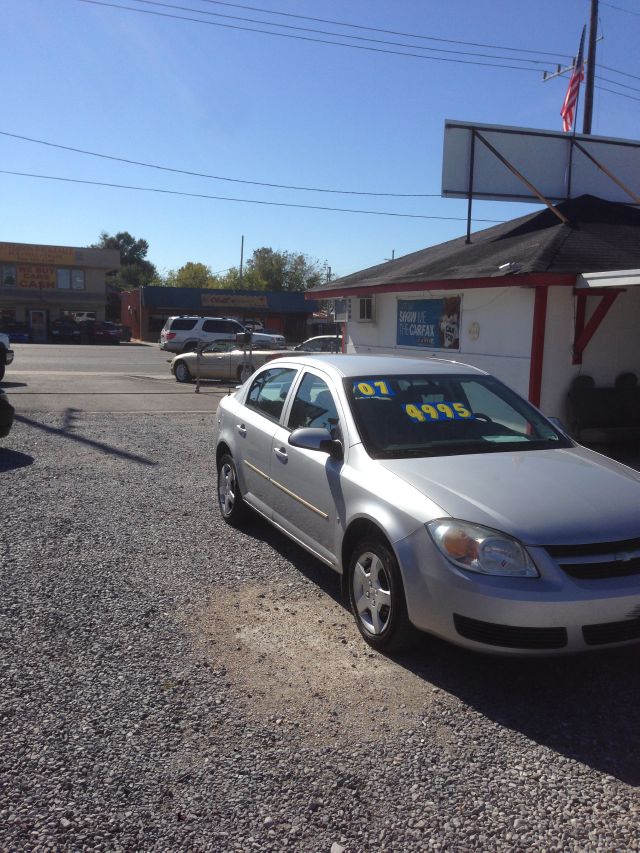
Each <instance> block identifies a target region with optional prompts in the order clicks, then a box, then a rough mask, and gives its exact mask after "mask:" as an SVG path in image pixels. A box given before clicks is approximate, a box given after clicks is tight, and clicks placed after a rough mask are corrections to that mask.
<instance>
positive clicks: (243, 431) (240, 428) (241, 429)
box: [236, 424, 247, 438]
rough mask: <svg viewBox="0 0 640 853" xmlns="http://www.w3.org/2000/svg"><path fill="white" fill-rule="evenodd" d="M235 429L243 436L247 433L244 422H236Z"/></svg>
mask: <svg viewBox="0 0 640 853" xmlns="http://www.w3.org/2000/svg"><path fill="white" fill-rule="evenodd" d="M236 429H237V430H238V432H239V433H240V435H241V436H242V437H243V438H244V436H245V435H246V434H247V428H246V426H245V425H244V424H236Z"/></svg>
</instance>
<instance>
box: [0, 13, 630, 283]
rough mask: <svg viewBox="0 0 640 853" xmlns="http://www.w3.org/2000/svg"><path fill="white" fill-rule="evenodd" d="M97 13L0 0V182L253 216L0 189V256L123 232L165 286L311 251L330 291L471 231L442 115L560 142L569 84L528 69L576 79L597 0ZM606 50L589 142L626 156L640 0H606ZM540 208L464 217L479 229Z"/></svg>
mask: <svg viewBox="0 0 640 853" xmlns="http://www.w3.org/2000/svg"><path fill="white" fill-rule="evenodd" d="M104 3H105V4H108V5H98V4H96V3H89V2H81V0H4V2H3V3H2V11H3V15H2V19H3V39H2V42H3V50H2V52H1V54H0V70H1V76H2V80H3V87H2V89H3V110H2V116H1V119H0V131H1V132H2V134H0V158H1V159H0V162H1V164H2V165H1V166H0V168H1V169H2V170H4V171H11V172H28V173H31V174H35V175H48V176H55V177H58V178H66V179H75V180H83V181H94V182H102V183H111V184H121V185H128V186H136V187H148V188H156V189H163V190H172V191H174V192H178V193H180V192H182V193H194V194H201V195H207V196H221V197H222V196H224V197H227V198H228V199H243V200H247V201H251V202H252V203H246V202H245V201H237V200H236V201H234V200H220V199H212V198H196V197H189V196H182V195H171V194H165V193H155V192H140V191H135V190H132V189H117V188H110V187H103V186H95V185H86V184H84V185H83V184H79V183H71V182H62V181H53V180H43V179H39V178H34V177H18V176H12V175H8V174H0V185H1V186H2V198H3V200H4V204H3V205H2V208H1V212H0V223H1V228H0V239H1V240H3V241H10V242H14V241H15V242H27V243H48V244H59V245H72V246H85V245H89V244H90V243H92V242H95V241H96V240H97V238H98V236H99V233H100V232H101V231H107V232H109V233H110V234H115V233H116V232H117V231H129V232H130V233H131V234H133V235H134V237H136V238H140V237H142V238H144V239H146V240H147V241H148V243H149V255H148V258H149V260H151V261H152V262H153V263H155V264H156V266H157V267H158V269H159V270H160V271H161V272H163V271H167V270H169V269H176V268H178V267H180V266H181V265H182V264H184V263H186V262H187V261H196V262H202V263H205V264H208V265H209V266H210V267H211V269H212V270H213V271H214V272H218V271H222V270H225V269H227V268H228V267H230V266H234V265H235V266H237V265H238V262H239V258H240V243H241V237H242V236H243V235H244V238H245V258H246V257H247V256H249V255H250V254H251V252H252V251H253V250H254V249H256V248H259V247H261V246H271V247H272V248H274V249H277V250H289V251H295V252H304V253H305V254H308V255H310V256H311V257H313V258H316V259H318V260H319V261H321V262H323V263H324V262H326V263H327V264H328V265H329V266H330V267H331V270H332V273H333V276H334V277H335V276H338V275H345V274H347V273H350V272H354V271H355V270H358V269H362V268H365V267H368V266H371V265H373V264H376V263H380V262H381V261H383V260H384V259H385V258H391V255H392V252H395V257H399V256H400V255H404V254H407V253H409V252H412V251H416V250H418V249H421V248H424V247H426V246H430V245H433V244H436V243H440V242H442V241H443V240H448V239H452V238H454V237H458V236H460V235H461V234H464V233H465V227H466V221H465V218H466V203H465V202H464V201H463V200H454V199H443V198H441V197H440V191H441V171H442V147H443V128H444V121H445V119H446V118H450V119H458V120H463V121H476V122H482V123H495V124H503V125H514V126H519V127H531V128H544V129H551V130H561V119H560V115H559V110H560V107H561V105H562V101H563V99H564V95H565V91H566V88H567V77H562V78H558V79H554V80H551V81H547V82H543V80H542V72H543V70H544V69H547V70H549V71H552V70H555V67H556V64H557V63H559V62H560V63H565V64H567V63H570V61H571V57H573V55H575V53H576V52H577V49H578V42H579V38H580V32H581V29H582V26H583V24H585V23H588V19H589V8H590V3H589V0H536V2H531V0H349V2H346V1H345V0H342V2H341V0H247V2H245V3H244V4H241V3H240V2H237V3H231V2H229V3H218V2H212V0H163V2H162V3H161V2H158V3H151V2H141V0H104ZM118 5H119V6H121V7H124V6H126V7H129V8H128V9H124V8H113V7H114V6H118ZM131 9H136V10H138V11H130V10H131ZM193 10H198V11H193ZM256 10H260V11H256ZM274 12H279V13H287V15H283V14H279V15H277V14H274ZM152 13H155V14H152ZM157 13H162V14H161V15H159V14H157ZM171 16H174V17H171ZM225 16H226V17H225ZM301 16H306V17H301ZM179 18H191V19H197V21H198V22H194V21H193V20H180V19H179ZM310 18H311V19H313V18H315V19H319V18H321V19H325V21H329V22H330V23H321V22H319V21H317V20H309V19H310ZM202 22H205V23H202ZM266 22H268V23H266ZM278 23H279V24H284V25H286V26H287V27H288V29H283V28H278V27H276V26H275V24H278ZM223 24H224V25H225V26H221V25H223ZM339 24H351V25H353V26H351V27H346V26H340V25H339ZM248 28H250V29H252V30H253V31H250V30H249V29H248ZM366 28H376V29H377V30H378V32H376V31H374V30H373V29H366ZM256 30H267V31H269V32H270V33H275V32H279V33H286V34H287V35H288V36H296V38H291V37H283V36H282V35H273V34H265V33H264V32H257V31H256ZM311 30H316V31H318V30H321V31H323V33H319V32H312V31H311ZM379 30H384V31H385V32H380V31H379ZM389 31H394V32H395V33H402V34H403V35H392V34H391V33H390V32H389ZM600 33H601V35H603V36H604V38H603V40H602V41H600V42H599V43H598V66H597V74H598V78H599V79H597V81H596V84H597V85H598V86H599V88H598V89H596V95H595V100H594V112H593V127H592V132H593V133H594V134H597V135H600V136H613V137H620V138H627V139H638V138H639V137H640V126H639V125H640V122H639V118H640V59H639V56H640V52H639V51H638V43H639V41H640V39H639V35H640V3H639V2H638V0H612V2H604V0H600ZM347 36H351V37H352V38H350V39H349V38H347ZM354 36H357V37H359V40H354V38H353V37H354ZM417 36H422V37H423V38H417ZM424 37H429V40H428V39H426V38H424ZM319 40H320V41H319ZM321 40H324V41H332V42H336V41H341V42H343V43H345V44H349V45H352V46H350V47H343V46H338V45H335V44H326V43H321ZM438 40H441V41H438ZM447 40H449V41H447ZM390 42H396V43H402V45H407V46H398V44H390ZM470 43H473V44H470ZM353 45H358V46H359V48H360V49H358V48H355V47H353ZM487 45H491V46H493V47H487ZM496 46H497V47H500V48H511V50H498V49H497V47H496ZM362 48H369V49H366V50H365V49H362ZM425 48H431V49H432V50H431V51H429V50H425ZM436 49H437V50H438V51H446V50H448V51H457V52H456V53H453V52H434V51H435V50H436ZM387 51H390V52H387ZM534 51H535V52H534ZM398 53H405V54H415V55H413V56H406V55H405V56H402V55H398ZM472 54H474V55H472ZM480 54H481V55H480ZM497 56H500V57H502V58H499V59H498V58H496V57H497ZM436 57H438V59H436ZM443 59H450V60H456V61H455V62H451V61H442V60H443ZM523 60H525V61H523ZM470 63H493V64H500V65H505V66H518V68H515V67H501V68H495V67H489V66H487V65H481V64H470ZM521 68H525V69H527V70H520V69H521ZM621 72H622V73H621ZM606 90H609V91H606ZM615 93H617V94H615ZM581 101H582V98H581ZM581 112H582V110H581V109H580V116H579V119H578V129H579V130H581V128H582V116H581ZM6 134H14V135H18V136H23V137H30V138H33V139H37V140H42V141H45V142H48V143H55V144H56V145H61V146H68V147H73V148H78V149H83V150H85V151H91V152H96V153H100V154H107V155H110V156H112V157H118V158H124V159H128V160H135V161H143V162H145V163H149V164H153V165H155V166H165V167H170V168H172V169H178V170H184V171H190V172H200V173H206V174H208V175H213V176H217V178H234V179H236V182H232V181H228V180H220V179H212V178H205V177H196V176H188V175H182V174H177V173H172V172H169V171H161V170H159V169H156V168H145V167H143V166H139V165H131V164H126V163H121V162H117V161H115V160H108V159H104V158H97V157H93V156H89V155H87V154H81V153H74V152H70V151H65V150H62V149H60V148H55V147H51V146H45V145H42V144H36V143H34V142H28V141H24V140H20V139H16V138H13V137H12V136H7V135H6ZM237 181H246V182H256V183H240V182H237ZM265 183H268V184H281V185H289V186H296V187H310V188H315V189H316V190H318V189H327V190H342V191H350V192H351V193H353V192H356V191H357V192H360V193H364V192H366V193H404V194H410V193H417V194H421V195H424V196H425V197H422V198H402V197H384V196H379V197H377V196H368V195H355V194H337V193H334V192H332V193H329V192H318V191H314V192H308V191H302V190H295V189H283V188H276V187H267V186H263V185H262V184H265ZM429 194H433V196H432V197H429ZM255 201H263V202H278V203H279V204H297V205H316V206H322V207H331V208H350V209H352V210H353V209H357V210H367V211H386V212H392V213H402V214H413V215H414V216H423V217H436V218H433V219H430V218H425V219H422V218H403V217H400V216H379V215H371V214H365V213H344V212H336V211H328V210H314V209H305V208H303V207H300V208H296V207H284V206H276V205H265V204H256V203H253V202H255ZM534 209H535V208H534V207H531V206H528V205H524V204H518V203H501V204H497V203H491V202H476V203H475V204H474V217H475V220H476V221H475V222H474V225H473V227H474V230H479V229H480V228H482V227H486V223H483V222H482V221H481V220H483V219H484V220H494V221H504V220H508V219H512V218H515V217H516V216H520V215H523V214H525V213H527V212H529V211H530V210H534ZM437 217H443V218H442V219H440V218H437ZM448 217H450V218H448Z"/></svg>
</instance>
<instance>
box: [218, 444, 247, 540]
mask: <svg viewBox="0 0 640 853" xmlns="http://www.w3.org/2000/svg"><path fill="white" fill-rule="evenodd" d="M218 506H219V507H220V513H221V515H222V517H223V519H224V520H225V521H226V522H227V524H231V525H233V526H234V527H236V526H237V525H239V524H241V523H242V521H243V520H244V519H245V518H246V515H247V505H246V503H245V502H244V499H243V497H242V495H241V494H240V485H239V483H238V472H237V471H236V466H235V463H234V461H233V458H232V457H231V456H230V455H229V454H228V453H225V455H224V456H223V457H222V459H221V460H220V462H219V463H218Z"/></svg>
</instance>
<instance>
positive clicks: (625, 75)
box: [598, 62, 640, 80]
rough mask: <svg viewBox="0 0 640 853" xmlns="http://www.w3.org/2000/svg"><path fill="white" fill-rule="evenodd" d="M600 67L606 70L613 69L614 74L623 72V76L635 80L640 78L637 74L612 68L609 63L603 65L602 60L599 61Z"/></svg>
mask: <svg viewBox="0 0 640 853" xmlns="http://www.w3.org/2000/svg"><path fill="white" fill-rule="evenodd" d="M598 68H604V69H605V71H612V72H613V73H614V74H622V76H623V77H632V78H633V79H634V80H640V76H638V75H637V74H629V72H628V71H619V70H618V69H617V68H610V67H609V66H608V65H603V64H602V63H601V62H599V63H598Z"/></svg>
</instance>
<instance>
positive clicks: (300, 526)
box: [271, 369, 344, 566]
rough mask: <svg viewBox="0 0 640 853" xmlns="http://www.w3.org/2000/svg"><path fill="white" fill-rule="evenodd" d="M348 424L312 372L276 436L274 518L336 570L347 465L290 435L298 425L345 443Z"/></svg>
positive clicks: (306, 374) (324, 383) (297, 390)
mask: <svg viewBox="0 0 640 853" xmlns="http://www.w3.org/2000/svg"><path fill="white" fill-rule="evenodd" d="M343 423H344V418H342V417H341V415H340V408H339V404H338V402H337V398H336V395H335V393H334V392H332V391H331V389H330V387H329V384H328V382H327V381H326V379H325V378H324V377H323V376H322V375H321V374H320V373H316V372H314V371H312V370H308V369H307V370H305V372H304V373H303V375H302V378H301V380H300V382H299V383H298V384H297V386H296V388H295V389H294V396H293V399H292V402H291V405H290V406H289V408H288V412H287V417H286V423H284V424H283V425H282V426H278V427H277V428H276V430H275V432H274V436H273V451H272V454H271V481H272V484H273V498H272V500H273V520H274V521H275V522H276V523H277V524H279V525H280V526H281V527H283V528H284V530H286V531H287V533H288V534H289V535H290V536H292V537H294V538H295V539H297V540H299V541H300V542H301V543H302V544H303V545H305V546H306V547H307V548H309V549H310V550H312V551H314V552H315V553H316V554H317V555H318V556H319V557H321V558H322V559H323V560H325V561H327V562H329V563H331V564H332V565H334V566H337V565H338V564H339V560H338V556H337V550H338V546H337V543H338V542H339V541H340V540H341V536H340V530H341V529H342V527H343V523H344V513H343V510H342V507H343V501H342V498H341V494H342V492H341V483H340V471H341V469H342V465H343V462H342V460H336V459H332V458H331V457H330V456H329V455H328V454H327V453H322V452H319V451H315V450H306V449H304V448H300V447H292V446H291V445H290V444H289V436H290V434H291V432H292V431H293V430H294V429H297V428H298V427H325V428H327V429H329V431H330V432H331V434H332V435H333V436H334V438H341V439H342V438H343V435H342V429H343V426H342V424H343ZM343 443H344V442H343Z"/></svg>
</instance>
